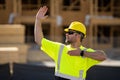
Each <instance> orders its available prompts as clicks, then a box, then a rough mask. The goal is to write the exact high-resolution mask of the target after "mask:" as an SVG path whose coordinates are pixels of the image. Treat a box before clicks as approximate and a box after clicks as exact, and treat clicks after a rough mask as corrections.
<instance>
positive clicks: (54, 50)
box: [34, 6, 106, 80]
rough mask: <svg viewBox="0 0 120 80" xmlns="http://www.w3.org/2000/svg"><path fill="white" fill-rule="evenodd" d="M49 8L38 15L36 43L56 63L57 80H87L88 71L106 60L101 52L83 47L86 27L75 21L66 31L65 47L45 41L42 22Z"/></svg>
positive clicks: (40, 11) (41, 9) (35, 32)
mask: <svg viewBox="0 0 120 80" xmlns="http://www.w3.org/2000/svg"><path fill="white" fill-rule="evenodd" d="M47 10H48V8H47V7H46V6H43V7H41V8H40V9H39V11H38V13H37V14H36V20H35V29H34V34H35V42H36V43H37V44H38V45H40V47H41V49H42V50H43V51H44V52H45V53H46V54H48V55H49V56H50V57H51V58H52V59H53V60H54V61H55V79H56V80H85V78H86V72H87V70H88V69H89V68H90V67H91V66H93V65H95V64H97V63H99V62H101V61H103V60H105V59H106V56H105V54H104V52H103V51H101V50H93V49H91V48H85V47H83V46H82V45H81V42H82V40H83V38H85V37H86V28H85V26H84V25H83V24H82V23H80V22H78V21H74V22H72V23H71V24H70V26H69V28H67V29H65V32H66V42H67V43H69V45H65V44H62V43H58V42H53V41H50V40H48V39H45V38H44V36H43V32H42V27H41V20H43V19H45V18H46V17H47V16H45V14H46V12H47Z"/></svg>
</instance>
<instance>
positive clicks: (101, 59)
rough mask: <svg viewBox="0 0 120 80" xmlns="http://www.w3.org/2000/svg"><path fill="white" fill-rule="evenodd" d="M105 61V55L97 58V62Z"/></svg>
mask: <svg viewBox="0 0 120 80" xmlns="http://www.w3.org/2000/svg"><path fill="white" fill-rule="evenodd" d="M106 59H107V56H106V55H103V56H101V58H99V61H104V60H106Z"/></svg>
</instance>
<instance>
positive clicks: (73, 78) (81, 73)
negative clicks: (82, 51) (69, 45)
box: [55, 44, 85, 80]
mask: <svg viewBox="0 0 120 80" xmlns="http://www.w3.org/2000/svg"><path fill="white" fill-rule="evenodd" d="M63 48H64V45H63V44H62V45H61V46H60V50H59V53H58V61H57V62H58V63H57V71H56V72H55V75H56V76H59V77H62V78H67V79H70V80H85V79H83V72H84V71H83V70H80V74H79V75H80V76H79V78H77V77H74V76H69V75H66V74H62V73H60V72H59V69H60V61H61V56H62V51H63Z"/></svg>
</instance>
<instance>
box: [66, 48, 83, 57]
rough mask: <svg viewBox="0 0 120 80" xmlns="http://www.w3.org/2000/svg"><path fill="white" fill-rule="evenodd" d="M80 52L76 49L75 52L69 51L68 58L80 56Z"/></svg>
mask: <svg viewBox="0 0 120 80" xmlns="http://www.w3.org/2000/svg"><path fill="white" fill-rule="evenodd" d="M80 52H81V50H80V49H79V48H77V49H76V50H70V51H68V54H69V55H70V56H80Z"/></svg>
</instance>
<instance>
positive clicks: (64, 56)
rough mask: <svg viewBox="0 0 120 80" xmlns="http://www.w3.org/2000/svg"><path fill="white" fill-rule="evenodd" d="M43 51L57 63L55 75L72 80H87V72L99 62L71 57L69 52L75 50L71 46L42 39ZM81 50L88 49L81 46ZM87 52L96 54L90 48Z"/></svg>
mask: <svg viewBox="0 0 120 80" xmlns="http://www.w3.org/2000/svg"><path fill="white" fill-rule="evenodd" d="M41 43H42V46H41V50H43V51H44V52H45V53H46V54H48V55H49V56H50V57H51V58H52V59H53V60H54V62H55V75H56V76H59V77H63V78H66V79H70V80H85V78H86V72H87V70H88V69H89V68H90V67H92V66H93V65H95V64H97V63H99V61H97V60H94V59H91V58H88V57H81V56H70V55H69V54H68V51H69V50H74V49H75V48H71V46H70V45H64V44H62V43H58V42H53V41H50V40H47V39H45V38H43V39H42V42H41ZM80 49H81V50H84V49H86V48H85V47H83V46H80ZM86 51H87V52H95V50H93V49H91V48H88V49H86Z"/></svg>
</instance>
